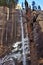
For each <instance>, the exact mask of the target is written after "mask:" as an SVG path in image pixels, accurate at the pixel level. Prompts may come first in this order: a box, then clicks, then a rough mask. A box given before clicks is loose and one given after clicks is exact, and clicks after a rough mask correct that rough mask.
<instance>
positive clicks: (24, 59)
mask: <svg viewBox="0 0 43 65" xmlns="http://www.w3.org/2000/svg"><path fill="white" fill-rule="evenodd" d="M20 13H21V16H20V22H21V36H22V49H23V65H26V55H25V47H24V45H25V41H24V31H23V21H22V14H23V13H22V11H21V10H20Z"/></svg>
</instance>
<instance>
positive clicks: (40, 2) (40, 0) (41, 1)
mask: <svg viewBox="0 0 43 65" xmlns="http://www.w3.org/2000/svg"><path fill="white" fill-rule="evenodd" d="M24 1H25V0H19V4H22V2H23V3H24ZM27 1H28V4H29V5H31V4H32V1H35V3H36V6H38V5H40V6H41V9H42V10H43V0H27Z"/></svg>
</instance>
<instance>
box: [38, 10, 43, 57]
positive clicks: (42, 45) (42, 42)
mask: <svg viewBox="0 0 43 65" xmlns="http://www.w3.org/2000/svg"><path fill="white" fill-rule="evenodd" d="M38 13H39V15H38V17H37V22H38V23H39V27H40V31H39V39H38V44H39V46H38V50H39V52H40V53H39V55H40V56H41V57H43V11H40V12H38Z"/></svg>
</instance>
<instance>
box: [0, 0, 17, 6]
mask: <svg viewBox="0 0 43 65" xmlns="http://www.w3.org/2000/svg"><path fill="white" fill-rule="evenodd" d="M11 3H12V4H13V5H14V6H15V5H16V4H17V3H18V0H0V6H10V5H11Z"/></svg>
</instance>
